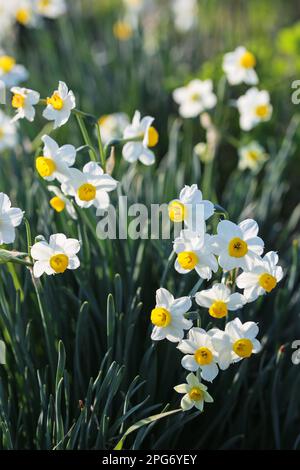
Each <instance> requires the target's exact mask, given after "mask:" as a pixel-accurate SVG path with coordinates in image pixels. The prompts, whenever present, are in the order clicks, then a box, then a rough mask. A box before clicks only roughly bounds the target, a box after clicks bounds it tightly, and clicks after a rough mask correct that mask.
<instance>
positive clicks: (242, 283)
mask: <svg viewBox="0 0 300 470" xmlns="http://www.w3.org/2000/svg"><path fill="white" fill-rule="evenodd" d="M277 264H278V255H277V253H275V251H269V252H268V253H266V254H265V256H264V257H263V258H258V259H256V260H255V262H254V264H253V266H252V268H251V270H250V271H245V272H243V273H242V274H240V275H239V276H238V277H237V279H236V284H237V286H238V287H239V289H244V296H245V297H246V299H247V301H248V302H253V301H254V300H256V299H257V298H258V297H259V296H260V295H264V294H266V293H269V292H271V291H272V290H273V289H274V288H275V287H276V286H277V283H278V282H279V281H281V279H282V278H283V271H282V268H281V266H277Z"/></svg>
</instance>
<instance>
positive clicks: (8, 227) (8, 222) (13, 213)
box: [0, 193, 23, 245]
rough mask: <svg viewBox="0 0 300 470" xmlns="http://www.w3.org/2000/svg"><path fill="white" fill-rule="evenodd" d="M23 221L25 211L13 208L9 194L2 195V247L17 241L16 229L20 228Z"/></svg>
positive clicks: (0, 207) (0, 202) (0, 227)
mask: <svg viewBox="0 0 300 470" xmlns="http://www.w3.org/2000/svg"><path fill="white" fill-rule="evenodd" d="M22 219H23V211H21V209H18V208H16V207H11V202H10V199H9V197H8V196H7V194H4V193H0V245H2V244H3V243H13V242H14V241H15V236H16V234H15V227H18V226H19V225H20V223H21V222H22Z"/></svg>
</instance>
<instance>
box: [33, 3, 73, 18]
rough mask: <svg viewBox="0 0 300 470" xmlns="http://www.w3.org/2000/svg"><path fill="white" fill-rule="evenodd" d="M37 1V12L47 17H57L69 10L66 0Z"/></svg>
mask: <svg viewBox="0 0 300 470" xmlns="http://www.w3.org/2000/svg"><path fill="white" fill-rule="evenodd" d="M36 2H37V6H36V11H37V13H38V14H39V15H41V16H45V17H46V18H51V19H55V18H58V17H59V16H62V15H64V14H65V13H66V11H67V5H66V2H65V0H36Z"/></svg>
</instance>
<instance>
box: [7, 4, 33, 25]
mask: <svg viewBox="0 0 300 470" xmlns="http://www.w3.org/2000/svg"><path fill="white" fill-rule="evenodd" d="M10 4H11V12H12V14H13V16H14V19H15V21H17V22H18V23H19V24H21V25H22V26H26V27H33V26H37V25H38V22H39V21H38V20H39V19H38V15H37V11H36V0H10Z"/></svg>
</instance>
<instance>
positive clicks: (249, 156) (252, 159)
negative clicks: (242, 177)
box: [239, 141, 269, 173]
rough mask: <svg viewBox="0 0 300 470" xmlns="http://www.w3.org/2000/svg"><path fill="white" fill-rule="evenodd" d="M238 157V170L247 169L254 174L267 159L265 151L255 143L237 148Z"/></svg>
mask: <svg viewBox="0 0 300 470" xmlns="http://www.w3.org/2000/svg"><path fill="white" fill-rule="evenodd" d="M239 157H240V159H239V169H240V170H246V169H247V168H249V169H250V170H251V171H253V172H254V173H255V172H257V171H259V170H260V169H261V167H262V165H263V164H264V163H265V162H266V161H267V159H268V158H269V157H268V155H267V153H266V151H265V149H264V148H263V147H262V146H261V145H259V143H258V142H255V141H252V142H250V143H249V144H248V145H244V146H243V147H241V148H239Z"/></svg>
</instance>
